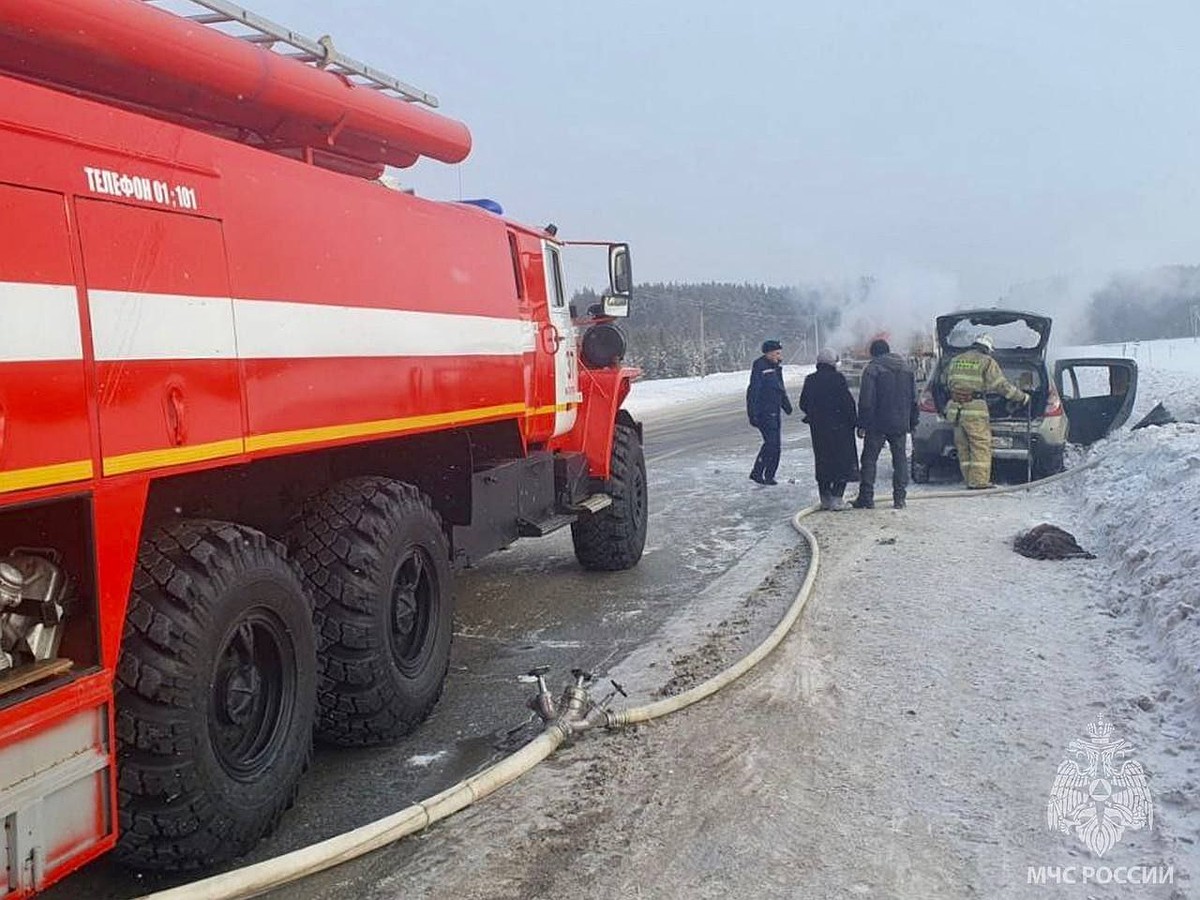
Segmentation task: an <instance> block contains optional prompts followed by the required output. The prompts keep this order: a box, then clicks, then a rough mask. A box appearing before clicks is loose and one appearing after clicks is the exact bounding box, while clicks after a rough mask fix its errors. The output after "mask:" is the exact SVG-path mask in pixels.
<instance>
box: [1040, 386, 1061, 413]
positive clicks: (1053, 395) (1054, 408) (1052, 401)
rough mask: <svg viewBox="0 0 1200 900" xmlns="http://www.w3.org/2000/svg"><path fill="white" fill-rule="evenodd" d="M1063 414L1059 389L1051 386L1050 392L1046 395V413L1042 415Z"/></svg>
mask: <svg viewBox="0 0 1200 900" xmlns="http://www.w3.org/2000/svg"><path fill="white" fill-rule="evenodd" d="M1062 414H1063V407H1062V400H1060V399H1059V396H1058V389H1057V388H1056V387H1055V386H1054V385H1050V390H1049V391H1048V392H1047V393H1046V411H1045V412H1043V413H1042V415H1043V416H1061V415H1062Z"/></svg>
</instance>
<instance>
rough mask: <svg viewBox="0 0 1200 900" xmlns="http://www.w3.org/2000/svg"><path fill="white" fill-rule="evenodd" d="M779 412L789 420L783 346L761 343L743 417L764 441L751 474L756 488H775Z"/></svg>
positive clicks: (789, 402) (774, 342)
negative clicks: (760, 352) (763, 486)
mask: <svg viewBox="0 0 1200 900" xmlns="http://www.w3.org/2000/svg"><path fill="white" fill-rule="evenodd" d="M781 409H782V410H783V411H784V412H785V413H787V414H788V415H789V416H790V415H791V414H792V401H791V400H789V399H788V395H787V390H786V389H785V388H784V386H783V345H782V344H781V343H779V341H763V345H762V356H760V357H759V358H758V359H756V360H755V361H754V366H753V368H751V370H750V386H749V387H748V388H746V415H748V416H749V417H750V424H751V425H752V426H754V427H755V428H757V429H758V430H759V431H760V432H761V433H762V439H763V444H762V449H761V450H759V451H758V457H757V458H756V459H755V460H754V468H753V469H751V470H750V480H751V481H757V482H758V483H759V484H778V482H777V481H776V480H775V470H776V469H778V468H779V449H780V430H781V429H780V417H779V411H780V410H781Z"/></svg>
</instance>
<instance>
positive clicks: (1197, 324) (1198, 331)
mask: <svg viewBox="0 0 1200 900" xmlns="http://www.w3.org/2000/svg"><path fill="white" fill-rule="evenodd" d="M1198 337H1200V303H1194V304H1192V339H1193V340H1194V339H1196V338H1198Z"/></svg>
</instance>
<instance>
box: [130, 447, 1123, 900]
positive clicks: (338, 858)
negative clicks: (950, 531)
mask: <svg viewBox="0 0 1200 900" xmlns="http://www.w3.org/2000/svg"><path fill="white" fill-rule="evenodd" d="M1102 458H1103V457H1100V456H1097V457H1094V458H1093V459H1090V460H1088V461H1087V462H1084V463H1081V464H1080V465H1077V466H1074V467H1072V468H1071V469H1068V470H1066V471H1064V472H1059V473H1058V474H1056V475H1051V476H1049V477H1048V478H1044V479H1041V480H1039V481H1032V482H1027V483H1025V484H1016V485H1006V486H1003V487H997V488H993V489H992V490H988V491H978V490H953V491H926V492H922V493H918V494H912V495H910V496H909V498H908V499H910V500H941V499H948V498H960V497H975V498H979V497H990V496H995V495H997V494H1009V493H1014V492H1016V491H1027V490H1031V489H1032V488H1040V487H1043V486H1046V485H1049V484H1053V483H1055V482H1057V481H1061V480H1062V479H1065V478H1069V477H1072V476H1075V475H1078V474H1080V473H1081V472H1083V471H1085V470H1087V469H1090V468H1092V467H1093V466H1095V465H1096V464H1097V463H1099V462H1100V461H1101V459H1102ZM819 510H820V507H819V506H817V505H815V504H814V505H812V506H808V507H805V508H804V509H801V510H800V511H799V512H797V513H796V514H795V515H794V516H793V518H792V525H793V526H794V527H795V529H796V531H797V532H798V533H799V534H800V536H801V537H802V538H803V539H804V540H805V542H806V543H807V544H808V548H809V552H810V561H809V566H808V572H807V573H806V575H805V577H804V582H803V583H802V584H801V586H800V589H799V591H798V592H797V594H796V597H795V599H794V600H793V601H792V604H791V606H790V607H789V608H788V610H787V612H786V613H785V614H784V616H783V618H782V619H780V621H779V623H778V624H777V625H776V626H775V627H774V628H773V629H772V630H771V633H770V634H769V635H767V637H766V638H764V639H763V641H762V642H761V643H760V644H759V645H758V646H757V647H755V648H754V649H753V650H751V651H750V652H749V653H748V654H746V655H745V656H743V657H742V658H741V659H739V660H738V661H737V662H735V663H734V664H733V665H731V666H729V667H728V668H726V669H725V670H723V671H721V672H719V673H717V674H716V675H714V676H712V677H711V678H709V679H708V680H707V681H704V682H702V683H701V684H698V685H696V686H695V687H692V688H691V689H689V690H687V691H684V692H682V693H680V694H676V695H674V696H671V697H666V698H664V699H662V700H658V701H656V702H654V703H648V704H645V705H642V706H635V707H630V708H627V709H619V710H613V709H609V708H607V703H608V701H607V700H606V701H605V702H604V703H600V704H597V703H595V702H594V701H592V700H591V699H590V697H589V696H588V693H587V691H586V689H585V688H584V681H585V678H584V676H585V674H586V673H581V672H578V671H576V672H575V675H576V684H575V685H573V686H568V687H567V688H566V690H565V691H564V694H563V697H562V701H561V706H562V708H561V709H558V708H557V707H556V705H555V703H554V700H553V698H552V696H551V694H550V692H549V690H548V689H547V688H546V685H545V682H544V680H543V678H542V675H543V674H544V672H535V673H534V674H533V675H532V676H531V680H536V681H537V683H538V686H539V692H538V695H537V697H536V698H535V701H534V703H535V704H536V705H535V709H536V711H537V712H538V713H539V715H541V717H542V718H543V719H544V720H545V721H546V727H545V729H544V730H543V731H542V732H541V734H539V735H538V736H537V737H535V738H534V739H533V740H532V741H530V742H529V743H528V744H526V745H525V746H524V747H522V748H521V749H520V750H518V751H516V752H515V753H512V754H510V755H509V756H506V757H505V758H504V759H502V760H500V761H499V762H496V763H494V764H492V765H491V766H489V767H487V768H486V769H484V770H483V771H482V772H479V773H478V774H476V775H472V776H471V777H469V778H464V779H463V780H462V781H460V782H458V783H457V784H455V785H453V786H451V787H449V788H447V789H446V790H444V791H441V792H440V793H438V794H435V795H433V796H432V797H429V798H428V799H426V800H422V801H420V802H418V803H414V804H413V805H412V806H409V807H407V808H405V809H402V810H400V811H399V812H396V813H393V814H391V815H389V816H385V817H383V818H381V819H378V820H376V821H374V822H370V823H368V824H366V825H362V826H360V827H358V828H354V829H352V830H350V831H346V832H344V833H342V834H339V835H335V836H334V837H331V838H328V839H326V840H324V841H320V842H318V843H316V844H311V845H309V846H307V847H301V848H300V849H298V850H293V851H292V852H290V853H285V854H283V855H281V856H277V857H274V858H272V859H267V860H263V861H262V862H259V863H254V864H252V865H249V866H246V867H244V868H241V869H235V870H233V871H230V872H224V873H222V874H220V875H214V876H211V877H209V878H205V879H202V880H200V881H195V882H192V883H191V884H185V885H181V886H179V887H176V888H170V889H168V890H164V891H159V892H156V893H154V894H150V895H148V896H147V897H145V898H143V900H234V898H244V897H254V896H258V895H260V894H263V893H265V892H267V891H270V890H273V889H275V888H278V887H282V886H283V885H285V884H289V883H290V882H293V881H298V880H300V879H301V878H306V877H308V876H310V875H315V874H316V873H318V872H321V871H324V870H325V869H330V868H333V867H334V866H338V865H341V864H342V863H344V862H349V861H350V860H352V859H355V858H357V857H359V856H364V855H365V854H367V853H370V852H372V851H373V850H378V849H380V848H382V847H386V846H387V845H389V844H392V843H394V842H396V841H398V840H400V839H401V838H403V837H407V836H408V835H410V834H415V833H417V832H419V831H423V830H424V829H426V828H428V827H429V826H430V825H432V824H433V823H434V822H437V821H439V820H441V819H445V818H447V817H449V816H451V815H453V814H454V813H456V812H459V811H460V810H462V809H465V808H466V807H468V806H470V805H471V804H473V803H475V802H476V801H478V800H481V799H483V798H484V797H486V796H488V795H489V794H491V793H493V792H495V791H497V790H499V789H500V788H502V787H504V786H505V785H507V784H510V783H511V782H513V781H516V780H517V779H518V778H520V777H521V776H522V775H524V774H525V773H526V772H528V771H529V770H531V769H533V768H534V767H535V766H536V765H537V764H538V763H540V762H542V761H543V760H545V759H547V758H548V757H549V756H550V755H551V754H553V753H554V751H555V750H557V749H558V748H559V746H561V745H562V744H563V743H564V742H565V741H566V740H567V739H568V738H571V737H573V736H575V735H578V734H581V733H584V732H586V731H590V730H593V729H595V728H599V727H603V728H606V729H618V728H624V727H626V726H628V725H635V724H637V723H639V722H648V721H650V720H651V719H656V718H659V717H661V716H665V715H668V714H670V713H673V712H678V711H679V710H681V709H684V708H685V707H688V706H691V705H692V704H693V703H697V702H699V701H700V700H703V699H705V698H707V697H710V696H712V695H713V694H715V693H716V692H717V691H719V690H721V689H722V688H724V687H726V686H728V685H729V684H731V683H733V682H734V681H736V680H737V679H738V678H740V677H741V676H742V675H744V674H746V673H747V672H749V671H750V670H751V669H752V668H754V667H755V666H756V665H758V663H760V662H761V661H762V660H763V659H764V658H766V656H767V655H768V654H769V653H771V651H772V650H774V649H775V648H776V647H777V646H778V645H779V644H780V643H781V642H782V641H783V639H784V637H785V636H786V635H787V634H788V632H789V631H790V630H791V629H792V626H793V625H795V623H796V621H797V620H798V619H799V618H800V614H801V613H802V612H803V610H804V607H805V606H806V604H807V603H808V599H809V597H810V595H811V594H812V589H813V585H814V583H815V581H816V577H817V570H818V568H819V563H820V555H821V554H820V548H819V547H818V546H817V539H816V536H815V535H814V534H813V533H812V532H811V531H809V530H808V529H807V528H805V527H804V526H803V525H802V524H801V520H802V519H804V518H806V517H808V516H810V515H812V514H813V513H814V512H818V511H819ZM618 690H619V687H618ZM608 699H609V700H611V699H612V698H611V697H610V698H608ZM539 707H540V708H539Z"/></svg>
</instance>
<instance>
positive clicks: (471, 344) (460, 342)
mask: <svg viewBox="0 0 1200 900" xmlns="http://www.w3.org/2000/svg"><path fill="white" fill-rule="evenodd" d="M88 299H89V305H90V309H91V315H92V335H93V342H94V346H95V350H96V359H98V360H103V361H121V360H137V359H235V358H238V357H241V358H242V359H303V358H320V357H373V356H485V355H486V356H515V355H519V354H521V353H525V352H528V351H530V350H532V349H533V348H534V338H535V330H534V328H533V327H532V325H531V323H529V322H527V321H523V320H521V319H504V318H499V317H495V316H472V315H462V314H455V313H431V312H419V311H415V310H404V309H374V308H369V307H361V306H335V305H327V304H316V303H295V302H290V301H277V300H238V299H232V300H231V299H230V298H227V297H195V296H183V295H178V294H149V293H137V292H132V291H102V290H93V291H89V292H88Z"/></svg>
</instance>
